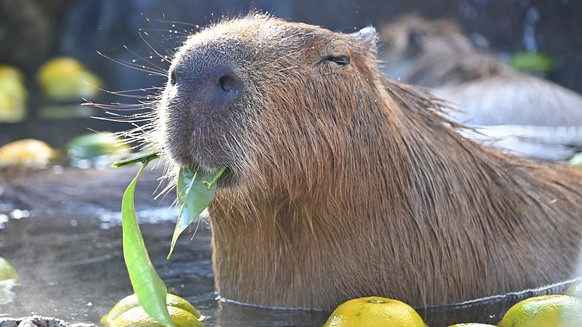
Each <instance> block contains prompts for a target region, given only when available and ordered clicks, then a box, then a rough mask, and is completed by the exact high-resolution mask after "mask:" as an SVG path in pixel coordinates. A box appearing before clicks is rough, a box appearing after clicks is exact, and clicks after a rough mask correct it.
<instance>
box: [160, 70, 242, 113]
mask: <svg viewBox="0 0 582 327" xmlns="http://www.w3.org/2000/svg"><path fill="white" fill-rule="evenodd" d="M170 84H171V85H173V86H175V87H176V88H177V92H178V95H179V96H180V97H181V98H183V99H185V100H186V103H191V104H192V105H193V107H194V108H196V109H197V110H202V112H200V113H206V114H210V113H213V112H218V111H221V110H226V109H228V108H230V107H231V106H232V105H233V104H234V103H235V102H236V100H237V99H238V98H239V97H240V96H241V95H242V93H243V90H244V83H243V80H242V78H241V76H240V74H238V73H237V72H236V71H235V70H234V69H233V68H232V67H230V66H229V65H225V64H208V63H204V62H198V63H196V64H194V65H189V66H187V67H186V69H184V70H182V69H175V70H173V71H172V72H171V73H170Z"/></svg>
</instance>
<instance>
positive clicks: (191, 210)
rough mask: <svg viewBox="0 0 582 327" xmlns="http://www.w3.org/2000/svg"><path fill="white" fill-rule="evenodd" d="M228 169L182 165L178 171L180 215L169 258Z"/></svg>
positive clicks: (210, 200) (204, 207)
mask: <svg viewBox="0 0 582 327" xmlns="http://www.w3.org/2000/svg"><path fill="white" fill-rule="evenodd" d="M225 170H226V166H222V167H221V168H220V169H218V170H217V171H216V172H214V173H208V172H205V171H203V170H202V169H201V168H200V167H182V168H180V172H179V173H178V186H177V192H178V205H179V206H180V215H179V216H178V220H177V221H176V228H175V229H174V235H173V236H172V243H171V244H170V253H169V254H168V259H169V258H170V256H171V255H172V252H173V251H174V246H175V245H176V241H177V240H178V237H179V236H180V234H181V233H182V232H183V231H184V230H185V229H186V228H187V227H188V226H189V225H190V224H191V223H193V222H194V221H196V219H198V216H200V214H201V213H202V211H204V209H206V207H208V205H209V204H210V202H212V200H213V199H214V194H215V193H216V181H217V180H218V179H219V178H220V176H221V175H222V174H223V173H224V171H225Z"/></svg>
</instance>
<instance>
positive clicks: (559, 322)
mask: <svg viewBox="0 0 582 327" xmlns="http://www.w3.org/2000/svg"><path fill="white" fill-rule="evenodd" d="M498 326H499V327H580V326H582V300H580V299H578V298H575V297H572V296H568V295H544V296H536V297H532V298H529V299H526V300H523V301H521V302H518V303H516V304H515V305H514V306H512V307H511V308H510V309H509V310H508V311H507V313H505V315H504V316H503V319H502V320H501V322H499V324H498Z"/></svg>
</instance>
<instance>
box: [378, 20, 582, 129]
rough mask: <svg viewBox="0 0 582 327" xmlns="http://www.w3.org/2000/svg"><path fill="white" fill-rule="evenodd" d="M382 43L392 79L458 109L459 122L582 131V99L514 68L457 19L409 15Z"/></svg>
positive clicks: (384, 35) (385, 34)
mask: <svg viewBox="0 0 582 327" xmlns="http://www.w3.org/2000/svg"><path fill="white" fill-rule="evenodd" d="M381 38H382V40H383V41H384V43H385V53H384V54H383V58H384V59H385V60H386V65H385V67H386V70H387V72H388V74H389V75H390V74H393V75H394V74H397V75H400V76H399V77H400V78H401V80H402V81H405V82H407V83H411V84H414V85H420V86H424V87H429V88H431V90H432V92H433V93H434V94H436V95H437V96H439V97H441V98H444V99H447V100H449V101H451V102H452V103H454V104H455V105H457V106H458V108H459V109H460V110H459V111H454V112H452V116H453V118H454V119H455V120H458V121H462V122H464V123H465V122H466V123H468V124H471V125H479V126H483V125H533V126H582V96H581V95H580V94H578V93H576V92H574V91H572V90H569V89H566V88H564V87H562V86H560V85H557V84H554V83H552V82H549V81H547V80H544V79H542V78H539V77H535V76H531V75H527V74H524V73H521V72H518V71H516V70H514V69H512V68H511V67H509V66H508V65H507V64H505V62H503V61H502V60H501V59H500V58H498V57H497V56H496V55H494V54H493V53H492V52H491V51H490V50H488V49H487V47H486V46H484V45H480V46H476V45H475V42H472V41H471V40H470V39H469V38H468V37H467V36H465V35H464V34H463V33H462V31H461V29H460V28H459V27H458V26H457V25H456V24H455V23H454V22H453V21H451V20H443V19H437V20H427V19H424V18H422V17H420V16H417V15H404V16H403V17H402V18H400V19H398V20H397V21H395V22H393V23H391V24H388V25H386V26H384V27H383V28H382V31H381ZM478 40H481V38H478ZM395 67H400V68H395Z"/></svg>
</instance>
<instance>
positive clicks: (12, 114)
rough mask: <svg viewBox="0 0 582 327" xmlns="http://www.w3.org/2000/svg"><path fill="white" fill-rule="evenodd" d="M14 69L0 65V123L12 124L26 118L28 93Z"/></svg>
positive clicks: (17, 71) (18, 72)
mask: <svg viewBox="0 0 582 327" xmlns="http://www.w3.org/2000/svg"><path fill="white" fill-rule="evenodd" d="M23 81H24V77H23V75H22V73H21V72H20V71H19V70H18V69H17V68H15V67H12V66H7V65H0V122H8V123H14V122H18V121H22V120H24V118H25V117H26V111H27V110H26V109H27V108H26V102H27V97H28V92H27V91H26V87H25V86H24V83H23Z"/></svg>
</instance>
